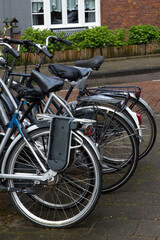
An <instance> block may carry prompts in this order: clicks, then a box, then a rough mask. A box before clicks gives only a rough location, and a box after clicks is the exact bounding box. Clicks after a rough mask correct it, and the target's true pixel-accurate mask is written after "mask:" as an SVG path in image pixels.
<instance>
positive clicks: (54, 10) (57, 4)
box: [50, 0, 62, 24]
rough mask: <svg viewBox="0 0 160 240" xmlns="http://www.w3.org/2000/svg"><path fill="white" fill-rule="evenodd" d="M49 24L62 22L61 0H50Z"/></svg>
mask: <svg viewBox="0 0 160 240" xmlns="http://www.w3.org/2000/svg"><path fill="white" fill-rule="evenodd" d="M50 12H51V24H62V0H50Z"/></svg>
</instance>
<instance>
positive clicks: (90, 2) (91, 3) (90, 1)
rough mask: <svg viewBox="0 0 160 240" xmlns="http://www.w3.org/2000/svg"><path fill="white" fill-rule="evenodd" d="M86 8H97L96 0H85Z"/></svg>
mask: <svg viewBox="0 0 160 240" xmlns="http://www.w3.org/2000/svg"><path fill="white" fill-rule="evenodd" d="M85 9H86V10H94V9H95V0H85Z"/></svg>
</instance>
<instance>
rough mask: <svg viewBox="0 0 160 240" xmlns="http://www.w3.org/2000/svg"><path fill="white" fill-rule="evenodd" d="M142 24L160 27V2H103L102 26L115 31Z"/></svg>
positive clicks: (147, 0) (116, 0)
mask: <svg viewBox="0 0 160 240" xmlns="http://www.w3.org/2000/svg"><path fill="white" fill-rule="evenodd" d="M140 24H151V25H154V26H158V27H160V0H101V25H107V26H108V27H109V28H110V29H115V28H130V26H131V25H140Z"/></svg>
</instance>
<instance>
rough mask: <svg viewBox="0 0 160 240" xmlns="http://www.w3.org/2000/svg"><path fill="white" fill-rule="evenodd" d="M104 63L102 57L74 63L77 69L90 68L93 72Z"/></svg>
mask: <svg viewBox="0 0 160 240" xmlns="http://www.w3.org/2000/svg"><path fill="white" fill-rule="evenodd" d="M103 62H104V57H103V56H96V57H93V58H90V59H87V60H78V61H75V66H77V67H85V68H92V69H94V70H98V69H99V68H100V66H101V65H102V63H103Z"/></svg>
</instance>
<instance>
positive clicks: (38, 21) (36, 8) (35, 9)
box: [32, 0, 44, 25]
mask: <svg viewBox="0 0 160 240" xmlns="http://www.w3.org/2000/svg"><path fill="white" fill-rule="evenodd" d="M32 18H33V25H44V6H43V1H42V0H32Z"/></svg>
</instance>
